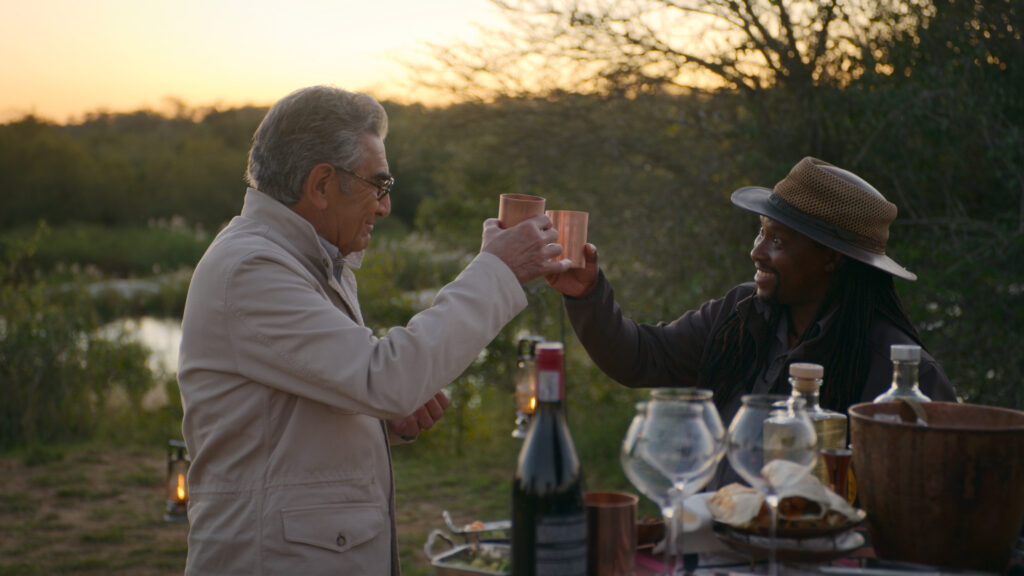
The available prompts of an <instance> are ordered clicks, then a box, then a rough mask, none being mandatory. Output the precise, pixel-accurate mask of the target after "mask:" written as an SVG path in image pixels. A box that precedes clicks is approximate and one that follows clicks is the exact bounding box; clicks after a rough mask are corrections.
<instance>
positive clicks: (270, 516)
mask: <svg viewBox="0 0 1024 576" xmlns="http://www.w3.org/2000/svg"><path fill="white" fill-rule="evenodd" d="M332 266H333V264H332V262H331V261H330V259H329V258H328V255H327V252H326V251H325V250H324V248H323V246H321V245H320V243H319V240H318V237H317V235H316V233H315V232H314V230H313V227H312V226H311V225H310V224H309V223H308V222H307V221H306V220H305V219H303V218H301V217H300V216H298V215H297V214H295V213H294V212H292V211H291V210H289V209H288V208H287V207H286V206H284V205H283V204H281V203H279V202H277V201H275V200H273V199H272V198H270V197H269V196H267V195H265V194H263V193H262V192H259V191H257V190H253V189H249V191H248V192H247V193H246V196H245V204H244V206H243V208H242V213H241V215H240V216H238V217H236V218H234V219H233V220H232V221H231V223H230V224H229V225H228V226H227V228H225V229H224V230H223V231H222V232H221V233H220V234H219V235H218V236H217V238H216V239H215V240H214V242H213V243H212V244H211V245H210V248H209V249H208V250H207V252H206V254H205V255H204V256H203V258H202V260H201V261H200V262H199V265H198V266H197V267H196V270H195V274H194V276H193V277H192V283H191V285H190V287H189V292H188V300H187V302H186V305H185V314H184V318H183V320H182V342H181V354H180V359H179V366H178V381H179V385H180V387H181V397H182V404H183V406H184V409H185V418H184V422H183V425H182V428H183V432H184V437H185V442H186V444H187V445H188V450H189V454H190V456H191V458H192V467H191V470H190V472H189V477H188V486H189V491H190V498H191V500H190V503H189V511H188V514H189V521H190V523H191V526H190V531H189V537H188V563H187V567H186V570H185V571H186V573H187V574H246V575H261V574H297V575H301V576H314V575H317V574H346V575H347V574H351V575H363V574H366V575H374V574H380V575H393V574H398V573H399V566H398V554H397V542H396V538H395V512H394V488H393V483H392V474H391V459H390V452H389V448H388V439H387V432H386V427H385V425H384V422H383V421H384V420H386V419H390V418H399V417H404V416H406V415H408V414H410V413H412V412H414V411H415V410H416V409H417V408H419V407H420V406H422V405H423V404H424V403H425V402H427V401H428V400H429V399H430V398H431V397H432V396H433V395H434V394H435V393H436V392H437V391H438V390H440V389H441V388H442V387H443V386H444V385H446V384H448V383H449V382H451V381H452V380H454V379H456V378H457V377H458V376H459V375H460V374H461V373H462V372H463V370H465V369H466V367H468V366H469V364H470V363H471V362H472V361H473V359H474V358H476V356H477V355H478V354H479V353H480V351H481V350H482V349H483V348H484V347H485V346H487V344H488V343H489V342H490V341H491V340H492V339H493V338H494V337H495V336H496V335H497V333H498V332H499V331H500V330H501V328H502V326H504V325H505V324H506V323H507V322H508V321H510V320H511V319H512V318H513V317H515V315H516V314H518V313H519V312H520V311H521V310H522V309H523V308H525V306H526V296H525V294H524V292H523V290H522V287H521V286H520V285H519V283H518V282H517V281H516V278H515V275H514V274H513V273H512V271H511V270H510V269H509V268H508V267H507V266H506V265H505V264H504V263H503V262H501V260H499V259H498V258H496V257H494V256H492V255H490V254H480V255H479V256H477V257H476V258H475V259H474V260H473V262H472V263H470V265H469V266H468V267H467V268H466V269H465V270H464V271H463V272H462V273H461V274H460V275H459V277H458V278H456V279H455V280H454V281H453V282H452V283H451V284H448V285H447V286H445V287H444V288H442V289H441V290H440V291H439V292H438V294H437V296H436V298H435V300H434V303H433V304H432V305H431V307H430V308H428V309H426V310H424V311H423V312H420V313H419V314H417V315H416V316H414V317H413V318H412V319H411V320H410V321H409V324H408V325H407V326H405V327H398V328H393V329H391V330H390V331H389V332H388V333H387V335H386V336H384V337H383V338H377V337H376V336H374V335H373V333H372V332H371V331H370V329H368V328H366V327H365V326H363V323H362V319H361V316H360V313H359V303H358V301H357V299H356V284H355V276H354V275H353V274H352V271H351V270H348V269H346V270H344V271H343V273H342V283H341V284H339V283H338V282H337V281H335V279H334V276H333V275H332ZM442 425H443V423H442Z"/></svg>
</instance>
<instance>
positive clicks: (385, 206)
mask: <svg viewBox="0 0 1024 576" xmlns="http://www.w3.org/2000/svg"><path fill="white" fill-rule="evenodd" d="M389 214H391V194H388V195H386V196H384V197H383V198H381V199H380V201H379V202H377V216H378V217H379V218H387V216H388V215H389Z"/></svg>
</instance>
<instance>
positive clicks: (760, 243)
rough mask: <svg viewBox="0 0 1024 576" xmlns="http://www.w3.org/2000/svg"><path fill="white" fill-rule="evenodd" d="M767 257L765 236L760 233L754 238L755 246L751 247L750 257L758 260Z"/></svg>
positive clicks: (755, 260)
mask: <svg viewBox="0 0 1024 576" xmlns="http://www.w3.org/2000/svg"><path fill="white" fill-rule="evenodd" d="M765 258H766V256H765V253H764V237H763V236H761V235H760V234H758V235H757V236H756V237H755V238H754V246H753V247H751V249H750V259H751V260H753V261H754V262H757V261H758V260H764V259H765Z"/></svg>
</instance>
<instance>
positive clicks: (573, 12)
mask: <svg viewBox="0 0 1024 576" xmlns="http://www.w3.org/2000/svg"><path fill="white" fill-rule="evenodd" d="M495 4H496V5H497V6H498V7H499V8H501V9H502V10H503V11H504V13H505V14H506V15H507V19H508V22H509V24H510V28H509V29H508V30H505V31H503V32H501V33H497V32H496V33H494V34H492V35H489V36H487V38H488V42H487V43H486V44H477V45H461V46H434V47H431V48H430V49H429V50H427V51H426V52H425V53H424V54H423V55H421V56H420V59H419V60H417V61H416V62H410V65H411V67H412V68H414V70H415V71H416V72H417V73H418V77H417V80H416V81H417V82H418V83H419V85H420V86H432V87H434V88H436V89H437V90H438V91H440V92H443V93H446V94H448V95H454V96H456V97H457V101H455V102H454V103H452V104H450V105H445V106H426V105H422V104H399V103H395V102H385V107H386V108H387V109H388V112H389V115H390V119H391V133H390V134H389V137H388V140H387V146H388V157H389V161H390V163H391V169H392V172H393V173H394V174H395V175H396V177H397V179H398V185H397V187H396V189H395V196H394V202H393V209H394V212H393V214H392V216H391V217H390V218H389V219H388V220H387V221H385V222H384V223H382V225H381V226H379V227H378V234H376V235H375V239H374V245H373V247H372V249H371V254H370V256H369V257H368V258H367V260H366V264H365V266H364V267H363V269H362V270H361V271H360V274H359V278H360V283H361V292H362V294H363V298H362V300H363V305H364V316H365V317H366V319H367V321H368V322H369V323H370V324H371V325H372V327H373V328H374V330H375V331H377V332H378V333H379V334H384V333H385V332H386V330H387V328H388V327H390V326H394V325H397V324H402V323H404V322H405V321H407V320H408V318H409V317H410V316H411V315H412V314H414V313H415V312H416V311H417V310H419V309H421V308H422V307H424V306H426V305H428V304H429V302H430V297H431V295H432V294H433V291H435V290H436V289H437V288H438V287H439V286H441V285H443V284H444V283H446V282H448V281H449V280H451V279H452V278H453V277H454V275H455V274H457V273H458V271H459V270H460V269H461V268H462V266H464V265H465V263H466V262H467V261H468V259H469V258H471V257H472V255H473V254H475V253H476V251H477V250H478V248H479V242H480V230H481V222H482V220H483V219H484V218H487V217H491V216H494V215H495V213H496V210H497V196H498V194H500V193H505V192H519V193H527V194H540V195H543V196H545V197H546V198H547V206H548V207H549V208H574V209H582V210H587V211H589V212H590V230H589V233H590V240H591V241H592V242H593V243H595V244H596V245H597V246H598V248H599V251H600V254H601V263H602V266H603V268H604V270H605V272H606V273H607V274H608V276H609V277H610V279H611V281H612V283H613V285H614V286H615V288H616V292H617V295H618V298H619V300H620V302H621V303H622V305H623V307H624V308H625V310H626V311H627V313H629V314H631V315H633V316H634V317H635V318H637V319H638V320H641V321H649V322H656V321H659V320H670V319H673V318H675V317H676V316H678V315H679V314H681V313H682V312H684V311H685V310H688V309H690V308H693V307H696V306H698V305H699V304H700V303H701V302H703V301H704V300H706V299H708V298H713V297H717V296H719V295H721V294H723V293H724V292H725V291H726V290H727V289H728V288H730V287H731V286H733V285H735V284H736V283H738V282H742V281H746V280H749V278H750V277H751V275H752V266H751V263H750V261H749V257H748V251H749V248H750V244H751V240H752V238H753V236H754V232H755V229H756V226H757V222H756V218H754V217H753V216H751V215H750V214H748V213H745V212H742V211H740V210H738V209H735V208H733V207H732V206H731V204H730V202H729V200H728V197H729V194H730V193H731V192H732V191H733V190H734V189H736V188H738V187H740V186H744V185H751V184H754V185H763V186H769V187H770V186H772V185H773V184H774V183H775V182H777V181H778V180H779V179H781V178H782V177H783V176H784V175H785V174H786V172H787V171H788V170H789V168H790V167H791V166H792V165H793V164H795V163H796V162H797V161H798V160H800V158H802V157H804V156H807V155H812V156H816V157H819V158H822V159H825V160H827V161H829V162H832V163H834V164H837V165H839V166H842V167H845V168H848V169H850V170H853V171H855V172H856V173H858V174H860V175H861V176H863V177H864V178H866V179H867V180H868V181H870V182H872V183H873V184H874V185H875V186H876V187H877V188H878V189H879V190H881V191H882V192H883V193H884V194H885V195H886V196H887V197H888V198H889V199H891V200H892V201H893V202H895V203H896V204H897V205H898V206H899V210H900V215H899V219H898V220H897V222H896V224H895V225H894V227H893V229H892V231H891V238H890V245H889V253H890V254H891V255H892V256H893V257H894V258H895V259H896V260H897V261H899V262H901V263H902V264H904V265H905V266H907V267H908V268H909V269H911V270H913V271H915V272H916V273H917V274H918V275H919V277H920V280H919V281H917V282H915V283H909V282H903V281H899V282H898V283H897V287H898V289H899V290H900V292H901V294H902V296H903V298H904V301H905V303H906V305H907V307H908V308H909V311H910V314H911V317H912V318H913V319H914V320H915V322H916V323H917V325H918V328H919V329H920V331H921V333H922V336H923V338H924V341H925V343H926V345H927V346H928V347H929V349H930V350H931V351H932V353H933V354H934V355H935V356H936V357H937V358H938V359H939V360H940V361H941V362H942V364H943V366H944V368H945V369H946V371H947V373H948V374H949V376H950V378H951V379H952V380H953V382H954V384H955V386H956V387H957V390H958V392H959V393H960V394H961V395H962V396H963V397H964V399H965V400H967V401H970V402H977V403H983V404H991V405H1000V406H1007V407H1014V408H1017V409H1024V348H1022V347H1021V346H1020V345H1019V342H1020V341H1021V337H1022V333H1021V326H1024V273H1022V265H1021V264H1020V263H1021V262H1022V261H1024V91H1022V90H1021V88H1020V87H1021V86H1024V41H1022V38H1021V34H1022V29H1024V24H1022V21H1021V7H1020V6H1019V4H1018V3H1015V2H1013V1H1011V0H975V1H964V0H903V1H897V0H850V1H845V2H840V1H839V0H814V1H810V0H785V1H781V2H779V1H771V2H769V1H751V2H726V1H720V0H671V1H670V0H632V1H631V2H615V1H612V0H522V1H515V0H507V1H497V2H495ZM265 111H266V110H265V109H262V108H253V107H245V108H224V109H221V108H190V107H189V106H187V105H186V104H184V103H182V104H181V105H180V106H179V107H178V110H177V111H176V112H175V113H172V114H158V113H156V112H152V111H147V110H141V111H136V112H130V113H106V112H105V113H95V114H90V115H87V116H86V117H85V118H84V119H82V120H81V121H80V122H77V123H74V124H69V125H59V124H56V123H53V122H50V121H48V120H46V119H43V118H38V117H35V116H25V117H22V118H19V119H16V120H12V121H10V122H7V123H6V124H3V125H0V249H2V250H3V254H4V256H3V257H4V261H3V267H2V275H0V305H2V306H0V310H2V312H0V318H2V319H0V395H2V398H3V402H2V403H0V404H2V405H0V433H2V436H0V448H3V447H10V446H16V445H20V444H24V443H31V442H44V441H51V440H61V439H63V440H69V439H76V438H81V437H83V436H89V435H102V434H103V433H104V432H103V430H104V429H105V428H110V427H111V426H113V425H114V424H116V423H118V422H122V423H126V424H125V425H128V426H141V427H144V428H145V427H148V428H145V430H148V432H147V433H146V434H149V438H150V439H152V441H154V442H158V441H162V440H161V438H163V439H165V438H166V437H167V434H168V433H169V432H168V431H174V430H177V429H178V427H180V406H176V405H175V404H174V402H175V401H176V398H177V391H176V389H175V388H174V383H173V375H165V374H154V373H152V371H149V370H148V369H147V368H146V366H145V354H144V352H143V351H140V350H138V349H137V348H136V345H133V344H131V343H128V342H118V341H116V340H115V341H114V342H113V343H111V342H110V341H106V342H107V343H105V344H104V343H102V341H100V340H99V339H97V338H94V337H93V336H92V335H93V334H95V332H96V330H97V328H98V326H100V325H101V324H102V323H103V322H104V321H107V320H109V319H112V318H116V317H121V316H134V315H141V314H156V315H163V316H169V317H174V316H176V315H179V314H180V311H181V307H182V306H183V304H184V294H185V291H186V290H187V282H188V275H189V273H190V271H191V267H192V266H193V265H194V264H195V262H196V261H197V260H198V258H199V256H200V255H201V254H202V252H203V250H204V249H205V247H206V246H207V245H208V243H209V242H210V240H211V239H212V237H213V235H215V234H216V232H217V230H219V229H220V227H222V226H223V225H224V224H225V223H226V222H227V221H228V220H229V219H230V218H231V217H232V216H234V215H235V214H236V213H237V212H238V210H239V208H240V206H241V202H242V197H243V193H244V187H245V185H244V181H243V174H244V169H245V163H246V155H247V150H248V147H249V143H250V138H251V135H252V133H253V131H254V129H255V128H256V126H257V125H258V123H259V121H260V119H261V118H262V116H263V114H264V113H265ZM41 222H44V223H45V225H43V226H40V223H41ZM126 277H127V278H159V279H161V280H160V281H161V283H160V288H159V289H157V290H154V291H148V292H145V293H141V294H134V295H131V296H126V295H124V294H121V293H119V292H117V291H112V290H104V289H102V287H103V285H104V282H109V281H110V280H111V279H117V278H126ZM527 290H528V294H529V299H530V307H529V308H528V309H527V310H526V311H525V312H524V313H523V314H521V315H520V317H519V318H517V320H516V321H515V322H514V323H513V324H512V325H510V326H509V327H508V328H507V329H506V330H505V331H503V332H502V334H501V335H499V337H498V338H496V339H495V341H494V342H493V343H492V344H491V346H490V347H489V348H488V349H487V350H486V351H485V352H484V353H482V354H481V356H480V357H479V358H478V360H477V362H476V363H475V364H474V365H473V366H472V367H471V368H470V369H469V370H467V372H466V373H465V374H464V375H463V376H462V377H461V378H460V379H459V380H458V381H456V382H454V383H453V384H452V386H451V387H450V388H449V390H450V392H451V395H452V397H453V400H454V402H453V408H452V409H451V411H450V413H449V416H448V417H447V418H446V420H447V419H450V422H449V423H448V424H447V425H445V426H440V427H438V428H437V429H436V431H434V432H432V433H431V434H430V435H428V436H427V437H425V438H424V440H423V443H425V444H427V445H428V446H430V445H437V446H438V448H439V449H443V450H445V451H450V452H452V453H455V454H460V453H464V452H465V451H466V447H467V446H468V445H470V444H472V445H473V446H474V447H475V448H479V449H481V450H484V451H486V450H487V448H488V446H491V447H494V446H500V445H503V444H502V443H503V442H505V441H506V439H505V438H506V437H507V432H509V431H510V430H511V427H512V420H513V414H512V403H511V391H512V376H513V372H514V367H515V362H516V341H517V339H518V338H519V337H520V336H522V335H524V334H537V335H541V336H543V337H545V338H547V339H549V340H554V339H562V340H565V341H566V342H567V345H568V347H569V348H568V359H569V379H570V382H571V385H572V388H571V389H570V390H571V391H570V417H571V418H572V419H573V425H574V429H579V430H580V432H578V433H577V436H578V442H579V444H580V451H581V453H582V455H583V457H584V460H585V461H587V462H588V465H589V466H591V467H595V468H598V467H604V468H605V469H607V470H608V474H614V473H615V472H614V471H615V470H617V466H618V464H617V462H613V461H609V459H608V458H607V447H608V445H609V443H611V444H612V445H615V443H616V442H617V441H618V439H619V438H621V435H622V433H623V432H624V430H625V428H626V425H627V424H628V420H629V418H630V417H631V415H632V401H633V400H635V399H637V398H638V397H639V396H640V395H642V392H638V391H631V390H625V389H623V388H621V387H619V386H617V385H615V384H614V383H612V382H611V381H609V380H608V379H607V378H606V377H604V376H603V375H601V374H600V372H599V371H597V370H596V369H595V368H594V367H593V365H592V364H591V363H590V362H589V360H588V359H587V358H586V355H585V353H584V352H583V351H582V350H581V349H579V347H578V346H577V345H576V343H575V342H574V340H573V337H572V334H571V330H570V329H568V328H567V325H566V322H565V319H564V317H563V313H562V310H561V305H560V301H559V300H558V298H557V297H556V295H555V294H554V293H553V292H552V291H551V290H549V289H548V288H547V287H546V286H545V285H544V284H543V283H542V282H541V283H537V284H532V285H530V286H527ZM153 386H167V387H168V390H169V397H170V398H171V405H170V406H168V407H166V408H164V409H162V412H161V415H159V417H158V418H157V419H156V420H155V421H154V420H153V419H152V418H150V419H149V420H146V422H148V423H143V420H145V419H144V418H141V417H139V416H138V414H139V413H140V412H139V409H138V406H139V401H140V400H139V399H140V394H141V392H140V391H142V390H145V389H147V388H151V387H153ZM117 407H120V408H117ZM577 407H579V408H577ZM584 412H586V415H587V416H588V418H584V417H583V413H584ZM111 414H114V415H115V416H116V417H107V416H109V415H111ZM101 415H103V417H101ZM154 422H155V423H154ZM146 434H142V435H140V436H138V437H139V438H143V439H145V438H146V437H147V436H146ZM598 460H601V462H600V463H599V462H597V461H598ZM598 474H599V475H600V474H601V473H600V472H599V473H598Z"/></svg>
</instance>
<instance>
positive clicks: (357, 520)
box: [281, 503, 385, 552]
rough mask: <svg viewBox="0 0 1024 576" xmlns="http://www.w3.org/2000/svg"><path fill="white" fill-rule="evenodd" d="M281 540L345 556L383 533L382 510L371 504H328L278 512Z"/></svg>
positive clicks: (383, 520)
mask: <svg viewBox="0 0 1024 576" xmlns="http://www.w3.org/2000/svg"><path fill="white" fill-rule="evenodd" d="M281 519H282V521H283V523H284V539H285V540H287V541H289V542H299V543H302V544H309V545H311V546H317V547H319V548H324V549H327V550H333V551H335V552H344V551H346V550H348V549H349V548H353V547H355V546H358V545H360V544H362V543H363V542H366V541H367V540H370V539H372V538H374V537H375V536H377V535H378V534H380V533H381V532H382V531H383V530H384V526H385V518H384V512H383V510H382V509H381V506H380V505H378V504H371V503H359V504H327V505H321V506H306V507H302V508H285V509H283V510H281Z"/></svg>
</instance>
